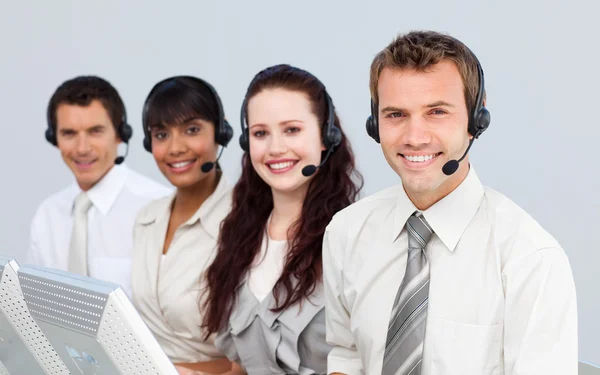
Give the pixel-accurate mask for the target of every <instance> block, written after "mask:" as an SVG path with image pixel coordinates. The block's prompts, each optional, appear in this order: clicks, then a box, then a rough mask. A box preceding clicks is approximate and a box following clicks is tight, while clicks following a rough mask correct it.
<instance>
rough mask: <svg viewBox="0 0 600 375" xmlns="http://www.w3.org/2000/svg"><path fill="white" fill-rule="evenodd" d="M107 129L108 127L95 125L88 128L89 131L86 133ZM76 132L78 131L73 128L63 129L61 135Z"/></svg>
mask: <svg viewBox="0 0 600 375" xmlns="http://www.w3.org/2000/svg"><path fill="white" fill-rule="evenodd" d="M106 127H107V126H106V125H103V124H98V125H94V126H91V127H89V128H87V129H85V131H90V130H97V129H104V128H106ZM74 131H76V130H75V129H73V128H61V129H60V133H62V134H64V133H67V132H74Z"/></svg>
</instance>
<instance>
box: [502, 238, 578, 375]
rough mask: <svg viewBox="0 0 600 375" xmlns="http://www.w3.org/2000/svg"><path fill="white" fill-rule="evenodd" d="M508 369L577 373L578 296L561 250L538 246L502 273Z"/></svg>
mask: <svg viewBox="0 0 600 375" xmlns="http://www.w3.org/2000/svg"><path fill="white" fill-rule="evenodd" d="M503 282H504V284H505V294H506V305H505V318H504V322H505V333H504V356H505V357H504V362H505V369H506V373H507V374H515V375H525V374H562V375H571V374H572V375H576V374H577V366H578V364H577V361H578V355H577V350H578V349H577V345H578V344H577V301H576V293H575V283H574V280H573V275H572V271H571V266H570V264H569V260H568V258H567V256H566V254H565V252H564V251H563V250H562V249H559V248H546V249H541V250H538V251H536V252H534V253H532V254H530V255H528V256H526V257H524V258H522V259H520V260H518V261H516V262H514V263H512V264H509V265H507V267H506V268H505V270H504V272H503Z"/></svg>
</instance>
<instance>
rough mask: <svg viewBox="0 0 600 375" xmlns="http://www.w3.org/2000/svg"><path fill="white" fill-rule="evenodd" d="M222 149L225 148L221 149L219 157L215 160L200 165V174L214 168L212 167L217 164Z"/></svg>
mask: <svg viewBox="0 0 600 375" xmlns="http://www.w3.org/2000/svg"><path fill="white" fill-rule="evenodd" d="M223 149H225V147H221V151H220V152H219V156H217V160H215V161H207V162H206V163H204V164H202V166H201V167H200V169H201V170H202V172H204V173H208V172H210V171H211V170H212V169H213V168H214V166H215V165H216V164H217V162H218V161H219V159H220V158H221V155H222V154H223Z"/></svg>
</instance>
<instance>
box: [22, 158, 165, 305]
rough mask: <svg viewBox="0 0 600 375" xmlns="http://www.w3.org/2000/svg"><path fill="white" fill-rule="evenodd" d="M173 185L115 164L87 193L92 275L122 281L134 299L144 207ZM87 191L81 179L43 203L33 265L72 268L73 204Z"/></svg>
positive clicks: (32, 246)
mask: <svg viewBox="0 0 600 375" xmlns="http://www.w3.org/2000/svg"><path fill="white" fill-rule="evenodd" d="M170 192H171V190H170V189H167V188H166V187H164V186H162V185H160V184H159V183H157V182H155V181H153V180H151V179H149V178H147V177H145V176H143V175H141V174H139V173H137V172H135V171H133V170H131V169H129V168H128V167H127V166H125V165H124V164H121V165H115V166H114V167H112V168H111V169H110V171H109V172H108V173H107V174H106V175H105V176H104V177H103V178H102V180H100V181H99V182H98V183H97V184H96V185H94V187H92V188H91V189H90V190H88V191H87V195H88V197H89V198H90V200H91V201H92V207H91V208H90V209H89V211H88V216H87V217H88V232H87V238H88V241H87V242H88V248H87V251H88V270H89V276H90V277H93V278H96V279H100V280H104V281H110V282H113V283H116V284H119V285H121V287H122V288H123V290H124V291H125V292H126V293H127V294H128V295H129V296H130V297H131V254H132V249H133V225H134V222H135V217H136V216H137V214H138V212H139V210H140V209H141V208H142V207H143V206H145V205H146V204H148V202H149V201H151V200H153V199H156V198H158V197H161V196H165V195H167V194H169V193H170ZM79 193H81V189H80V188H79V186H78V185H77V183H76V182H73V184H72V185H71V186H69V187H67V188H66V189H64V190H61V191H60V192H58V193H56V194H53V195H51V196H50V197H48V198H47V199H45V200H44V201H43V202H42V204H41V205H40V206H39V207H38V209H37V212H36V213H35V216H34V218H33V220H32V224H31V241H30V248H29V253H28V257H27V263H32V264H37V265H41V266H45V267H50V268H55V269H59V270H63V271H68V264H69V243H70V240H71V232H72V229H73V206H74V203H75V198H76V197H77V196H78V195H79Z"/></svg>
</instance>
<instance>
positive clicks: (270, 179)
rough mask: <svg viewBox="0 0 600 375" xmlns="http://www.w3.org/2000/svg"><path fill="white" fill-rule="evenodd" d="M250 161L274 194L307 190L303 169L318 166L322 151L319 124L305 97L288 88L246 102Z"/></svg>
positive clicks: (272, 91)
mask: <svg viewBox="0 0 600 375" xmlns="http://www.w3.org/2000/svg"><path fill="white" fill-rule="evenodd" d="M247 113H248V131H249V139H250V159H251V161H252V166H253V167H254V169H255V170H256V172H257V173H258V175H259V176H260V177H261V178H262V179H263V181H265V183H267V184H268V185H269V186H270V187H271V189H272V190H273V192H280V193H294V192H298V191H301V190H306V189H307V188H308V183H309V181H310V179H311V177H305V176H303V175H302V168H304V167H305V166H307V165H310V164H313V165H318V164H319V163H320V162H321V154H322V151H323V150H325V147H324V145H323V141H322V136H321V124H320V123H319V119H318V118H317V116H316V115H315V114H314V112H313V109H312V105H311V102H310V100H309V99H308V97H307V95H306V94H304V93H303V92H299V91H290V90H287V89H282V88H276V89H265V90H263V91H261V92H259V93H258V94H256V95H254V96H253V97H252V98H250V100H249V101H248V108H247Z"/></svg>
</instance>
